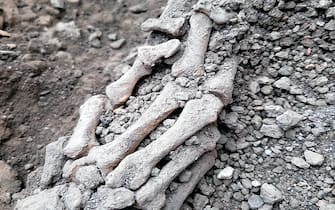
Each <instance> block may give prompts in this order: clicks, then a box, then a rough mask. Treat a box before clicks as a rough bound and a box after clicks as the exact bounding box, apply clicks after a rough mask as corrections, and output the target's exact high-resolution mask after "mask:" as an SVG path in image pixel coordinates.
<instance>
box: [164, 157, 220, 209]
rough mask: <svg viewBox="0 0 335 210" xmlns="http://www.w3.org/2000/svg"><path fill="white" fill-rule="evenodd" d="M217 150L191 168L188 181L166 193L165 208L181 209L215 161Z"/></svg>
mask: <svg viewBox="0 0 335 210" xmlns="http://www.w3.org/2000/svg"><path fill="white" fill-rule="evenodd" d="M215 159H216V151H215V150H214V151H212V152H208V153H206V154H204V155H203V156H202V157H201V158H200V159H199V160H198V161H197V162H195V163H194V164H193V165H192V167H191V168H190V171H191V174H192V176H191V179H190V180H189V181H188V182H185V183H181V184H180V185H179V186H178V187H177V189H176V190H174V191H173V192H170V193H168V194H167V195H166V204H165V206H164V208H163V210H175V209H181V206H182V205H183V203H184V201H185V200H186V198H187V197H188V196H189V195H190V194H191V193H192V191H193V190H194V188H195V187H196V185H197V184H198V183H199V181H200V179H201V178H202V177H203V176H204V175H205V174H206V173H207V171H209V170H210V169H211V168H212V167H213V166H214V163H215Z"/></svg>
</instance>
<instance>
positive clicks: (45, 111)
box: [0, 0, 163, 209]
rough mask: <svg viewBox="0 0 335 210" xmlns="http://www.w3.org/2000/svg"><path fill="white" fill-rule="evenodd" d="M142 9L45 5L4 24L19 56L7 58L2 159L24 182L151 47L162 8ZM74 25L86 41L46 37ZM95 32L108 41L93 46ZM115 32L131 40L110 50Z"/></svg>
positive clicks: (1, 101) (127, 4) (4, 44)
mask: <svg viewBox="0 0 335 210" xmlns="http://www.w3.org/2000/svg"><path fill="white" fill-rule="evenodd" d="M139 3H141V1H101V2H99V3H96V2H82V3H80V4H78V5H77V4H71V3H68V2H67V3H66V9H65V10H64V11H62V10H57V9H55V8H53V7H52V6H51V5H50V3H49V2H48V1H44V0H41V1H33V2H32V1H17V2H16V4H17V6H18V12H19V14H20V15H18V16H20V17H18V16H16V18H21V19H20V20H17V21H16V22H14V23H13V24H12V25H9V24H8V23H5V25H4V28H3V30H5V31H7V32H9V33H10V34H11V37H9V38H7V37H0V50H11V51H14V52H15V56H7V55H4V54H3V53H0V54H1V55H0V113H1V122H0V131H1V139H0V141H1V144H0V159H1V160H5V161H6V162H7V163H9V164H10V165H11V166H12V167H13V168H14V169H15V170H16V171H17V172H18V174H19V177H20V179H21V180H25V179H26V175H27V173H29V172H30V171H32V170H34V169H35V168H36V167H37V166H40V165H41V164H43V161H44V147H45V145H47V144H48V143H50V142H52V141H55V140H56V139H57V138H58V137H59V136H63V135H69V134H71V130H72V128H73V127H74V124H75V122H76V120H77V117H78V109H79V106H80V105H81V104H82V103H83V102H84V99H85V98H87V97H89V96H90V95H92V94H97V93H102V92H103V91H104V88H105V86H106V85H107V84H108V82H109V81H111V80H115V79H116V78H118V77H119V76H120V75H121V70H117V71H116V72H113V69H114V67H115V66H117V65H119V64H120V63H121V60H122V59H124V58H126V56H127V55H128V53H129V50H130V49H131V48H132V47H134V46H138V45H141V44H142V43H144V41H145V38H146V35H145V33H143V32H141V30H140V24H141V23H142V22H143V21H144V20H145V19H146V18H148V17H154V16H157V15H158V14H159V12H160V6H161V5H163V3H162V2H161V1H158V2H157V1H154V2H153V1H152V2H150V1H148V4H147V6H144V7H142V9H140V10H139V9H136V8H135V9H134V8H133V9H130V8H132V6H134V5H138V4H139ZM130 10H132V11H133V12H132V11H130ZM143 10H144V11H143ZM134 11H135V12H134ZM136 11H137V12H136ZM138 11H140V13H138ZM71 21H74V23H75V25H76V27H77V28H78V29H79V30H80V36H79V37H77V36H76V35H75V36H72V35H68V34H64V33H55V34H54V35H53V36H52V38H56V39H58V40H56V41H55V42H54V43H47V42H49V41H50V39H51V38H50V37H48V38H44V34H46V33H47V32H50V31H51V30H52V29H51V28H52V27H54V26H55V25H57V23H61V22H62V23H68V22H71ZM95 32H98V35H99V33H101V34H102V35H101V38H100V39H98V38H94V37H93V40H91V41H90V40H89V39H90V36H92V34H94V33H95ZM114 33H116V34H117V40H120V39H125V40H126V42H125V44H124V45H123V46H122V47H121V48H120V49H113V48H112V47H111V46H110V44H111V43H113V41H112V40H110V39H109V38H108V35H110V36H111V37H110V38H113V39H114V37H113V36H114V35H113V34H114ZM111 34H112V35H111ZM12 45H15V46H12ZM5 128H6V129H5ZM2 129H4V131H2ZM23 183H24V182H23ZM23 186H24V185H23ZM1 205H2V204H1ZM1 205H0V208H1V209H3V208H5V207H3V206H1Z"/></svg>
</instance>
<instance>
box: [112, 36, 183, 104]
mask: <svg viewBox="0 0 335 210" xmlns="http://www.w3.org/2000/svg"><path fill="white" fill-rule="evenodd" d="M179 47H180V41H179V40H177V39H172V40H169V41H167V42H164V43H161V44H158V45H155V46H144V47H140V48H138V53H137V54H138V55H137V58H136V60H135V62H134V64H133V66H132V67H131V68H130V69H129V70H128V71H127V72H126V73H125V74H124V75H123V76H122V77H121V78H120V79H118V80H117V81H115V82H113V83H111V84H110V85H108V86H107V87H106V95H107V97H108V99H109V100H110V104H111V106H112V109H114V108H115V107H116V106H118V105H120V104H123V103H124V102H125V101H126V100H127V99H128V98H129V96H130V95H131V93H132V92H133V89H134V87H135V85H136V83H137V82H138V80H140V79H141V78H142V77H144V76H146V75H149V74H151V67H152V66H153V65H154V64H155V63H156V62H157V61H158V60H159V59H161V58H168V57H170V56H172V55H173V54H175V53H176V52H177V51H178V50H179Z"/></svg>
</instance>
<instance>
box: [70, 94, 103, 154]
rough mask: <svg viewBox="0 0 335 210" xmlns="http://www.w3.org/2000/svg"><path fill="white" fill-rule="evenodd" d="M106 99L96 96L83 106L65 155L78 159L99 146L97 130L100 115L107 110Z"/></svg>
mask: <svg viewBox="0 0 335 210" xmlns="http://www.w3.org/2000/svg"><path fill="white" fill-rule="evenodd" d="M105 103H106V97H105V96H103V95H96V96H92V97H90V98H89V99H88V100H87V101H86V102H85V103H84V104H83V105H81V107H80V110H79V113H80V117H79V120H78V123H77V125H76V127H75V128H74V131H73V134H72V136H71V138H70V139H69V142H68V143H67V145H66V146H65V147H64V154H65V155H66V156H68V157H70V158H76V157H78V156H79V155H82V154H83V153H85V152H87V151H88V150H89V149H90V148H92V147H93V146H96V145H99V143H98V142H97V140H96V138H95V129H96V127H97V125H98V122H99V118H100V115H101V114H102V112H103V111H104V109H105Z"/></svg>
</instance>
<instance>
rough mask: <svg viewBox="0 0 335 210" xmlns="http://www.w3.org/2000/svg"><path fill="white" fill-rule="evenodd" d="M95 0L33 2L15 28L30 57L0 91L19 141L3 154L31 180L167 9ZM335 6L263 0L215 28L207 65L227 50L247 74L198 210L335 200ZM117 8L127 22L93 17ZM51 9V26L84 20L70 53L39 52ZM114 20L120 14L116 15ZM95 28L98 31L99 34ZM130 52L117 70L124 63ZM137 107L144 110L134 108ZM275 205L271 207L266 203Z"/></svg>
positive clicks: (120, 122) (157, 84) (142, 103)
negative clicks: (48, 150)
mask: <svg viewBox="0 0 335 210" xmlns="http://www.w3.org/2000/svg"><path fill="white" fill-rule="evenodd" d="M113 2H114V1H113ZM129 2H132V4H133V3H134V4H135V2H133V1H129ZM114 3H115V2H114ZM85 4H88V3H83V4H82V5H80V6H79V8H80V9H78V10H77V13H78V15H74V14H76V12H74V11H75V9H67V10H65V12H62V13H61V14H58V15H55V14H53V13H54V12H50V11H49V10H48V9H45V6H46V5H48V2H44V3H42V2H41V6H39V5H40V4H38V5H33V6H32V7H31V8H32V10H33V11H34V13H36V15H37V16H36V17H30V16H29V15H27V17H26V18H27V19H28V20H27V21H26V22H27V23H26V24H25V22H22V23H21V22H20V24H16V25H14V26H7V27H5V29H6V30H7V31H9V32H11V33H13V35H12V37H11V38H1V47H2V45H4V48H8V47H11V46H6V45H5V43H14V44H16V45H17V46H16V48H15V49H14V51H16V52H18V56H17V57H15V58H6V56H5V58H4V59H3V56H2V57H1V59H2V60H1V68H2V69H1V72H0V73H1V77H0V79H1V80H0V81H1V89H0V91H4V92H1V96H0V97H1V101H0V102H1V104H0V105H1V108H0V109H1V111H2V112H3V113H4V115H5V116H6V117H5V119H4V122H1V123H0V126H2V127H0V130H1V131H3V133H4V135H3V136H5V137H4V138H6V139H7V140H2V142H3V143H2V145H1V148H0V151H1V153H0V154H1V159H3V160H6V162H8V163H9V164H10V165H11V166H13V167H14V168H15V169H16V170H17V171H18V173H19V176H20V178H21V179H22V180H23V183H25V182H24V180H25V177H26V174H27V173H29V172H30V171H31V170H33V169H34V168H36V167H37V166H40V165H41V164H42V162H43V152H44V146H45V145H46V144H47V143H48V142H51V141H54V140H56V138H57V137H58V136H60V135H65V134H70V132H69V131H70V129H71V128H72V127H73V124H74V122H75V119H76V110H77V109H78V108H79V104H82V102H83V99H84V98H85V97H87V96H88V95H89V94H93V93H94V94H95V93H101V92H102V88H103V87H104V86H105V85H106V83H107V82H108V80H110V78H109V77H107V76H106V75H105V74H106V73H107V74H109V73H111V74H112V79H114V78H116V77H117V75H116V74H119V73H120V72H115V73H112V72H111V71H108V70H107V72H106V71H105V70H106V68H105V67H106V66H107V65H108V64H110V63H112V62H111V61H110V59H111V57H113V54H114V55H115V56H116V54H118V52H120V53H121V55H120V57H121V58H124V57H125V56H126V55H127V54H128V50H129V48H131V47H132V46H136V45H137V44H138V43H143V42H144V33H142V32H140V30H139V24H140V23H141V22H142V21H143V19H145V17H153V16H155V15H156V14H158V13H159V11H158V9H157V8H160V5H158V4H153V5H155V7H156V9H153V10H151V9H150V10H148V12H144V13H141V14H140V15H138V14H136V15H135V14H133V13H132V12H129V7H127V6H126V7H123V6H122V5H120V3H117V4H116V5H119V6H116V7H115V4H112V3H110V5H109V3H106V2H99V4H94V5H86V6H85ZM126 4H127V2H126ZM136 4H137V2H136ZM102 5H103V6H102ZM106 5H109V6H106ZM334 6H335V5H334V4H333V3H332V1H306V2H303V1H287V2H286V3H285V2H284V1H275V0H264V1H263V0H261V1H259V0H255V1H252V3H250V5H248V6H247V7H246V8H244V9H242V12H240V18H241V19H239V20H238V21H236V22H235V23H231V24H229V25H227V26H224V27H217V28H216V29H215V30H214V31H213V33H212V35H211V42H210V46H209V51H208V53H207V58H206V66H205V68H206V71H208V72H210V71H211V70H213V71H215V69H217V68H220V65H222V57H223V56H227V55H235V56H238V57H239V70H238V74H237V78H236V83H235V91H234V94H233V101H234V103H233V104H231V105H230V107H229V108H228V109H226V112H223V113H222V114H221V115H220V120H219V122H218V123H219V125H220V131H221V133H222V137H221V139H220V140H219V143H218V145H217V151H218V154H219V157H218V158H217V160H216V164H215V167H214V168H213V169H212V171H211V172H209V173H208V174H207V175H206V177H205V178H203V180H202V181H201V182H200V184H199V185H198V188H197V190H196V191H195V192H194V194H193V195H192V196H190V198H189V199H188V201H187V203H186V204H185V206H186V207H187V208H190V209H199V210H200V209H243V210H247V209H250V208H255V209H257V208H258V207H260V209H263V210H264V209H272V208H273V209H313V210H314V209H326V207H327V208H329V209H332V208H333V207H334V204H333V203H334V202H335V201H334V194H335V191H334V179H335V172H334V170H335V163H334V153H335V151H334V143H335V142H334V129H335V127H334V126H335V124H334V118H335V116H334V115H335V114H334V113H335V108H334V104H335V102H334V91H335V90H334V88H335V87H334V79H335V78H334V75H335V72H334V67H335V61H334V50H335V48H334V30H335V22H334V17H335V8H334ZM96 7H97V8H96ZM23 8H27V6H21V7H20V9H19V10H21V11H22V10H25V11H24V12H27V11H26V9H23ZM71 8H78V6H71ZM115 8H119V10H117V9H116V12H115V17H118V19H117V20H115V21H111V23H109V22H107V23H104V22H101V21H102V20H100V21H99V20H92V19H95V18H94V17H95V16H96V15H97V13H94V12H95V11H98V10H99V9H100V10H102V11H111V10H112V11H113V10H114V9H115ZM119 11H122V12H119ZM48 12H49V13H51V14H52V15H51V16H52V17H53V22H54V23H53V24H51V25H54V24H56V23H57V22H69V21H70V20H75V24H76V25H77V26H78V28H80V29H82V30H83V32H82V34H83V35H82V36H83V37H80V38H77V39H74V40H73V39H68V38H66V37H62V35H61V34H60V35H59V36H58V35H56V37H58V38H59V40H60V41H61V42H63V43H64V46H63V47H61V48H60V49H57V50H55V49H53V48H52V47H44V48H45V49H44V50H43V46H42V47H36V46H35V47H34V43H35V44H36V43H37V44H38V43H43V42H42V41H41V40H39V39H40V37H41V34H43V32H42V31H43V28H44V27H42V26H38V21H37V19H38V18H39V17H40V16H42V15H43V14H47V13H48ZM27 13H29V11H28V12H27ZM73 13H74V14H73ZM92 13H94V14H96V15H90V14H92ZM102 14H103V13H102ZM102 14H101V13H99V15H102ZM108 14H110V13H108ZM113 14H114V13H113ZM116 14H117V15H116ZM99 15H97V16H99ZM105 15H106V14H105ZM139 17H140V18H139ZM98 19H99V18H98ZM126 20H134V21H135V23H137V24H133V22H131V23H129V21H128V24H127V21H126ZM92 21H93V22H92ZM103 21H108V18H106V17H104V18H103ZM32 23H33V24H32ZM88 23H89V24H92V25H93V26H94V28H95V29H93V30H92V29H90V30H88V25H89V24H88ZM109 24H110V25H111V26H110V25H109ZM114 26H115V29H114V28H113V27H114ZM96 29H99V30H100V31H102V32H103V33H102V34H103V36H102V41H101V48H95V47H92V45H94V46H96V47H97V46H98V44H97V42H96V41H95V40H94V39H93V40H91V42H90V41H89V40H88V38H89V35H90V34H92V33H94V31H96ZM127 30H128V32H127ZM129 30H130V31H132V32H133V33H129ZM22 31H23V32H22ZM36 31H38V32H39V35H36V33H35V32H36ZM115 31H117V32H118V33H120V34H121V35H122V36H121V37H122V38H125V39H126V40H127V42H126V45H125V46H123V48H122V49H121V50H113V49H111V47H110V46H109V43H110V41H108V40H107V39H106V37H107V36H108V34H109V33H110V32H115ZM15 32H16V34H17V35H15ZM35 39H36V40H35ZM31 40H35V41H37V42H35V41H31ZM3 43H4V44H3ZM36 49H38V50H36ZM59 50H62V51H66V52H68V53H70V54H71V56H72V59H68V61H66V59H64V57H62V56H64V54H63V55H59V54H58V56H56V54H57V53H58V52H59ZM49 51H51V52H49ZM122 53H123V54H122ZM57 57H61V58H57ZM65 57H67V55H66V56H65ZM120 57H118V58H117V61H116V64H114V65H117V64H119V63H120V59H121V58H120ZM36 60H38V61H42V63H41V62H36ZM32 61H34V62H32ZM78 70H79V71H78ZM168 72H169V70H165V69H164V68H162V69H161V72H158V73H157V74H156V75H153V76H151V77H148V78H146V79H145V80H144V81H143V83H144V84H149V83H150V81H151V83H153V85H150V86H147V85H144V86H143V87H142V88H141V86H140V88H139V89H138V90H136V95H135V96H136V97H134V98H131V100H130V101H129V103H128V104H129V110H128V111H127V110H126V111H125V113H122V114H120V115H119V116H117V115H115V116H111V117H108V115H106V116H104V118H103V119H101V125H100V127H98V129H97V131H96V133H97V135H98V136H100V137H101V139H100V141H111V140H112V139H113V138H114V136H115V135H119V134H120V133H122V132H124V130H125V128H127V127H128V126H129V125H130V124H131V123H132V122H133V121H134V120H135V119H137V118H138V117H139V115H140V114H141V113H143V112H144V111H145V109H146V108H147V106H148V104H150V103H151V101H152V100H153V98H155V97H156V96H157V94H158V93H157V91H159V90H161V88H162V84H161V81H162V80H164V79H163V77H164V75H165V74H166V73H168ZM71 78H72V79H71ZM163 84H164V83H163ZM3 87H4V88H3ZM47 90H49V92H46V91H47ZM131 104H133V105H131ZM131 106H134V107H135V108H134V107H131ZM27 107H28V109H27ZM132 108H133V110H137V111H136V112H135V113H134V112H133V111H132ZM28 110H29V111H28ZM289 110H293V111H294V113H290V112H288V111H289ZM121 116H123V117H122V118H120V117H121ZM168 120H170V124H171V121H172V124H173V122H174V121H175V119H174V118H173V117H172V118H171V119H168ZM5 127H8V128H9V129H10V130H9V129H6V128H5ZM168 127H169V122H168V121H167V122H165V125H163V126H161V127H159V128H157V129H156V130H155V131H154V132H152V133H151V134H150V136H149V137H148V141H144V143H143V145H145V144H146V143H147V142H150V141H151V140H154V139H157V137H158V136H160V135H161V134H162V133H163V132H164V131H166V129H167V128H168ZM9 134H11V136H10V137H8V136H9ZM1 137H2V136H1ZM306 150H308V151H315V152H317V153H318V154H321V155H322V157H323V158H320V157H319V156H317V155H316V156H314V157H313V158H312V160H311V159H310V157H309V156H308V155H306ZM22 154H24V155H22ZM27 163H31V164H32V165H27ZM227 166H231V168H233V169H234V170H233V173H230V172H231V170H230V167H229V170H225V171H224V170H223V169H226V168H228V167H227ZM222 171H223V172H224V173H223V172H222ZM221 172H222V173H221ZM267 183H269V184H271V185H270V187H269V184H267ZM261 185H262V187H260V186H261ZM272 186H275V187H276V188H275V189H277V190H274V188H273V187H272ZM278 191H279V192H280V193H278ZM268 194H270V195H272V198H269V197H271V196H268ZM274 195H275V196H274ZM273 196H274V197H273ZM276 196H277V198H276ZM264 202H266V203H268V204H265V205H263V203H264ZM270 203H271V205H269V204H270ZM272 204H274V205H272ZM6 206H7V207H8V206H9V205H6ZM261 206H262V207H261Z"/></svg>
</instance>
